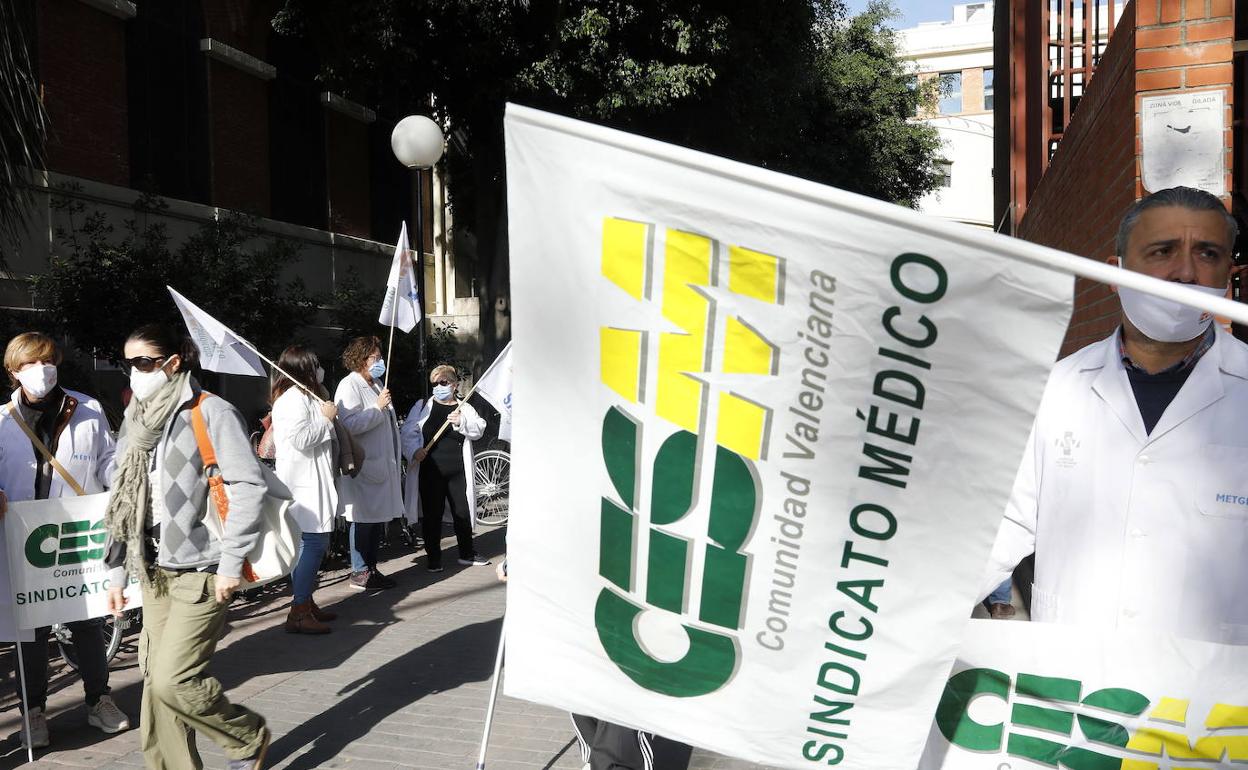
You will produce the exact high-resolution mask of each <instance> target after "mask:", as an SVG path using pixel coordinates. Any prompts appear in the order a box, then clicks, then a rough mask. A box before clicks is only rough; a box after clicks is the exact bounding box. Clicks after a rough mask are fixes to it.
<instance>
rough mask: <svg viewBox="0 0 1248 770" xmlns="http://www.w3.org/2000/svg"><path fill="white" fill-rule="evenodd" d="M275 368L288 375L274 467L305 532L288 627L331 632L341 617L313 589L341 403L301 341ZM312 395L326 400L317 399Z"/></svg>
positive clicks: (324, 541)
mask: <svg viewBox="0 0 1248 770" xmlns="http://www.w3.org/2000/svg"><path fill="white" fill-rule="evenodd" d="M277 366H278V368H280V369H281V370H282V371H283V372H285V373H286V374H289V375H290V377H286V376H283V375H281V374H277V375H276V379H275V380H274V382H273V395H272V401H273V444H274V447H275V450H276V451H275V459H276V462H277V469H276V471H277V477H278V478H279V479H281V480H282V482H283V483H284V484H285V485H286V486H287V487H289V488H290V493H291V495H292V496H293V497H294V499H295V504H294V505H293V506H292V507H291V512H292V514H293V515H294V517H295V521H296V522H298V524H299V529H300V531H301V532H302V533H303V534H302V535H301V537H302V540H303V548H302V550H301V551H300V553H299V562H298V563H297V564H296V565H295V568H294V570H293V571H292V572H291V574H290V582H291V588H292V593H293V594H294V598H293V600H292V602H291V605H290V613H289V614H288V615H287V616H286V631H287V632H288V633H292V634H328V633H329V632H330V630H331V629H330V627H329V626H327V625H325V623H326V622H327V621H330V620H333V619H334V618H336V617H338V615H337V614H336V613H333V612H326V611H325V610H323V609H321V608H320V607H318V606H316V602H315V601H313V599H312V591H313V590H314V589H315V588H316V576H317V572H318V571H319V570H320V567H321V559H323V558H324V557H325V551H326V550H328V549H329V535H330V533H331V532H333V531H334V515H335V514H336V513H337V511H338V490H337V488H336V487H335V486H334V481H335V478H336V477H337V474H336V473H335V456H336V450H337V440H336V439H335V437H334V417H335V416H337V414H338V407H337V406H335V405H334V402H333V401H329V400H327V399H328V398H329V393H328V391H326V390H325V385H324V384H323V383H324V381H325V370H324V369H322V368H321V363H320V361H319V360H318V359H317V357H316V353H313V352H312V351H311V350H308V349H307V348H305V347H303V346H302V345H291V346H290V347H288V348H286V349H285V350H283V351H282V355H281V357H280V358H278V359H277ZM291 377H293V378H294V379H293V380H292V379H291ZM300 386H302V387H300ZM313 393H315V394H316V395H317V396H320V397H321V399H322V400H321V401H317V400H316V399H315V398H313V397H312V394H313Z"/></svg>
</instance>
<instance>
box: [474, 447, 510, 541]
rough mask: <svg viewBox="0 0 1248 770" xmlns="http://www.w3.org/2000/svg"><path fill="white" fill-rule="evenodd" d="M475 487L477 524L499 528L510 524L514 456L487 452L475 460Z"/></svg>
mask: <svg viewBox="0 0 1248 770" xmlns="http://www.w3.org/2000/svg"><path fill="white" fill-rule="evenodd" d="M472 486H473V491H474V493H475V494H476V500H477V521H479V522H480V523H482V524H488V525H490V526H495V527H500V526H502V525H504V524H506V523H507V517H508V514H509V508H510V493H511V455H510V454H509V453H508V452H506V451H504V450H502V449H487V450H485V451H484V452H481V453H480V454H478V455H477V456H476V457H474V458H473V461H472Z"/></svg>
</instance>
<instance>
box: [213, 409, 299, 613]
mask: <svg viewBox="0 0 1248 770" xmlns="http://www.w3.org/2000/svg"><path fill="white" fill-rule="evenodd" d="M210 395H211V394H209V393H200V394H199V398H198V399H196V401H195V405H194V406H192V407H191V426H192V427H193V428H194V429H195V443H196V444H198V445H199V455H200V457H201V458H202V459H203V462H204V476H205V477H206V478H207V480H208V496H209V497H210V498H211V499H212V502H213V505H212V507H213V508H215V509H216V514H217V515H215V516H213V515H208V516H206V517H205V518H204V526H206V527H207V528H208V532H209V534H211V535H212V536H213V537H215V538H216V539H217V542H220V541H221V539H222V535H223V532H224V530H225V521H226V518H227V517H228V516H229V514H230V491H229V487H227V486H226V484H225V479H224V478H222V477H221V468H220V467H219V466H218V465H217V453H216V450H215V449H213V446H212V440H211V439H210V438H209V437H208V423H207V422H206V421H205V420H204V413H203V410H202V409H201V408H200V405H201V404H202V403H203V401H204V399H205V398H207V397H208V396H210ZM260 471H261V473H263V474H264V481H265V486H266V489H265V492H264V496H263V498H262V499H261V502H260V535H259V537H257V538H256V544H255V545H254V546H253V547H252V549H251V551H250V552H248V554H247V557H246V558H245V559H244V560H243V570H242V574H241V575H240V578H241V580H242V586H241V588H243V589H248V588H255V587H256V586H262V585H264V584H265V583H271V582H273V581H274V580H278V579H280V578H283V577H285V576H286V575H289V574H290V571H291V570H292V569H294V566H295V563H296V562H298V561H299V549H300V545H301V543H300V532H299V525H298V524H296V523H295V519H294V517H293V516H291V514H290V507H291V505H292V504H293V503H294V500H293V499H292V495H291V494H290V490H289V489H287V488H286V485H285V484H283V483H282V481H281V480H280V479H279V478H277V476H276V474H274V473H273V471H271V470H269V469H268V468H267V467H266V466H264V465H263V464H261V466H260Z"/></svg>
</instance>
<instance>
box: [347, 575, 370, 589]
mask: <svg viewBox="0 0 1248 770" xmlns="http://www.w3.org/2000/svg"><path fill="white" fill-rule="evenodd" d="M370 577H372V575H371V574H369V571H368V570H364V571H363V572H352V573H351V579H350V580H349V581H348V582H349V583H350V585H351V587H352V588H354V589H355V590H357V591H367V590H369V585H368V580H369V578H370Z"/></svg>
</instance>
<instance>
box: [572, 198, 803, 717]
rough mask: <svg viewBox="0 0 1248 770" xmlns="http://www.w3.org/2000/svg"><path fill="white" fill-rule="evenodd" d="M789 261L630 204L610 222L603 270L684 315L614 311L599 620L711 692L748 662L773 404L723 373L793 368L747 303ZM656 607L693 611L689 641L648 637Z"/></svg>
mask: <svg viewBox="0 0 1248 770" xmlns="http://www.w3.org/2000/svg"><path fill="white" fill-rule="evenodd" d="M660 247H661V248H662V250H663V251H662V255H663V258H662V267H661V272H660V271H659V270H657V269H656V261H657V260H656V259H655V253H656V251H657V249H658V248H660ZM783 270H784V263H783V261H782V260H781V259H779V258H778V257H775V256H772V255H769V254H763V253H761V252H757V251H752V250H750V249H746V248H741V247H738V246H729V245H726V244H722V243H719V242H717V241H714V240H712V239H710V238H707V237H705V236H701V235H696V234H693V233H687V232H682V231H679V230H671V229H665V230H661V229H660V228H658V227H657V226H655V225H653V224H648V223H645V222H635V221H629V220H624V219H616V218H607V219H606V220H605V221H604V223H603V239H602V274H603V275H604V276H605V278H606V279H607V280H609V281H610V282H611V283H612V284H614V286H615V287H616V289H619V290H623V291H624V292H627V294H628V295H629V296H631V297H632V299H633V300H635V301H636V302H637V303H639V304H640V305H643V306H645V307H639V308H638V309H639V311H641V312H640V313H639V315H641V316H643V317H644V316H645V315H646V314H647V312H649V311H651V310H653V311H654V312H655V313H656V314H658V313H661V315H662V318H663V321H664V322H665V323H666V324H668V325H669V327H674V328H675V329H677V331H660V332H656V331H652V330H649V329H635V328H616V327H603V328H601V329H600V340H599V341H600V354H601V378H602V382H603V383H604V384H605V385H606V386H607V387H608V388H609V389H610V391H611V392H612V393H613V399H612V400H613V402H614V403H612V405H611V406H610V407H609V408H608V409H607V410H606V412H605V414H604V415H603V418H602V460H603V463H604V466H605V470H606V477H607V479H609V489H610V494H608V495H606V496H604V497H603V498H602V507H601V528H600V537H599V562H598V569H599V574H600V576H601V577H602V578H603V579H604V583H603V584H602V585H603V587H602V588H601V590H600V591H599V594H598V599H597V604H596V607H595V616H594V621H595V626H596V628H597V631H598V638H599V640H600V641H601V643H602V646H603V648H604V650H605V651H606V654H607V656H608V657H609V658H610V659H611V660H612V662H614V663H615V665H616V666H618V667H619V669H620V670H621V671H622V672H623V673H624V674H625V675H627V676H628V677H629V678H630V679H632V680H633V681H634V682H636V683H637V684H638V685H640V686H641V687H644V688H646V689H647V690H651V691H653V692H657V693H662V694H665V695H670V696H674V697H693V696H698V695H705V694H707V693H711V692H714V691H716V690H718V689H719V688H721V687H723V686H724V685H725V684H727V683H728V682H729V681H730V680H731V679H732V677H733V674H734V673H735V672H736V670H737V667H738V664H739V660H740V656H741V644H740V639H739V634H740V631H741V628H742V623H743V620H744V617H745V609H746V606H745V605H746V587H747V585H748V575H749V573H750V560H751V555H750V554H749V553H748V552H746V551H745V550H744V549H743V546H744V544H745V543H746V542H748V540H749V537H750V534H751V533H752V531H753V529H754V525H755V521H756V518H757V514H758V511H759V508H760V505H761V491H760V485H759V480H758V474H757V471H756V468H755V465H754V464H755V462H757V461H759V460H760V459H765V458H766V453H767V436H768V434H769V431H770V426H771V422H772V415H773V409H772V408H770V407H768V406H766V405H764V404H761V403H757V402H756V401H755V400H751V399H750V398H747V397H746V396H744V395H742V394H740V393H736V392H733V391H732V390H731V389H730V388H727V389H726V388H724V387H721V386H720V385H717V384H716V378H720V379H719V382H721V383H722V382H725V381H730V380H725V379H723V378H722V375H753V376H763V377H774V376H776V375H777V374H778V367H779V358H780V356H779V350H778V348H777V347H776V346H775V345H773V344H772V343H771V342H769V341H768V340H766V339H765V338H764V337H763V335H762V334H760V333H759V332H758V331H757V329H756V328H754V327H753V326H751V324H750V323H749V321H748V320H747V319H746V318H744V317H742V315H743V311H742V308H747V309H748V310H749V311H750V312H754V311H755V310H757V311H765V308H766V306H767V305H773V306H775V305H782V304H783V300H784V297H783V285H784V272H783ZM651 367H654V368H653V370H652V369H651ZM651 372H653V373H652V374H651ZM700 375H705V376H700ZM654 447H657V449H654ZM649 450H652V451H649ZM651 456H653V458H654V459H653V462H652V463H651V465H650V467H649V468H646V467H642V465H643V462H644V460H643V458H647V457H651ZM643 506H644V508H645V510H643ZM703 516H704V517H705V518H706V520H707V522H708V524H707V526H706V530H705V536H704V537H702V536H699V537H697V538H691V537H689V536H687V533H688V531H689V529H690V527H691V526H693V525H692V524H691V520H701V518H702V517H703ZM643 539H644V541H645V548H644V550H645V552H646V554H647V556H646V558H645V563H644V564H641V563H638V562H639V550H640V546H641V544H642V541H643ZM699 560H700V566H701V570H700V571H696V570H695V566H698V561H699ZM643 571H644V595H642V589H641V588H640V586H639V584H640V583H641V582H642V575H641V574H640V573H642V572H643ZM695 574H700V575H701V579H700V584H699V585H697V586H694V585H692V583H693V579H694V578H693V576H694V575H695ZM648 610H661V611H666V612H668V613H673V614H674V615H675V616H677V617H678V618H679V621H680V624H681V627H682V628H683V630H684V633H685V636H686V638H687V642H688V647H687V649H686V650H685V651H684V653H683V655H681V656H680V657H678V658H676V659H672V658H673V657H674V656H672V655H660V654H658V653H657V652H656V651H655V650H652V649H648V648H647V646H646V644H645V642H644V640H643V639H641V638H639V625H640V623H639V621H640V619H641V618H642V615H643V613H645V612H647V611H648ZM643 636H644V634H643Z"/></svg>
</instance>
